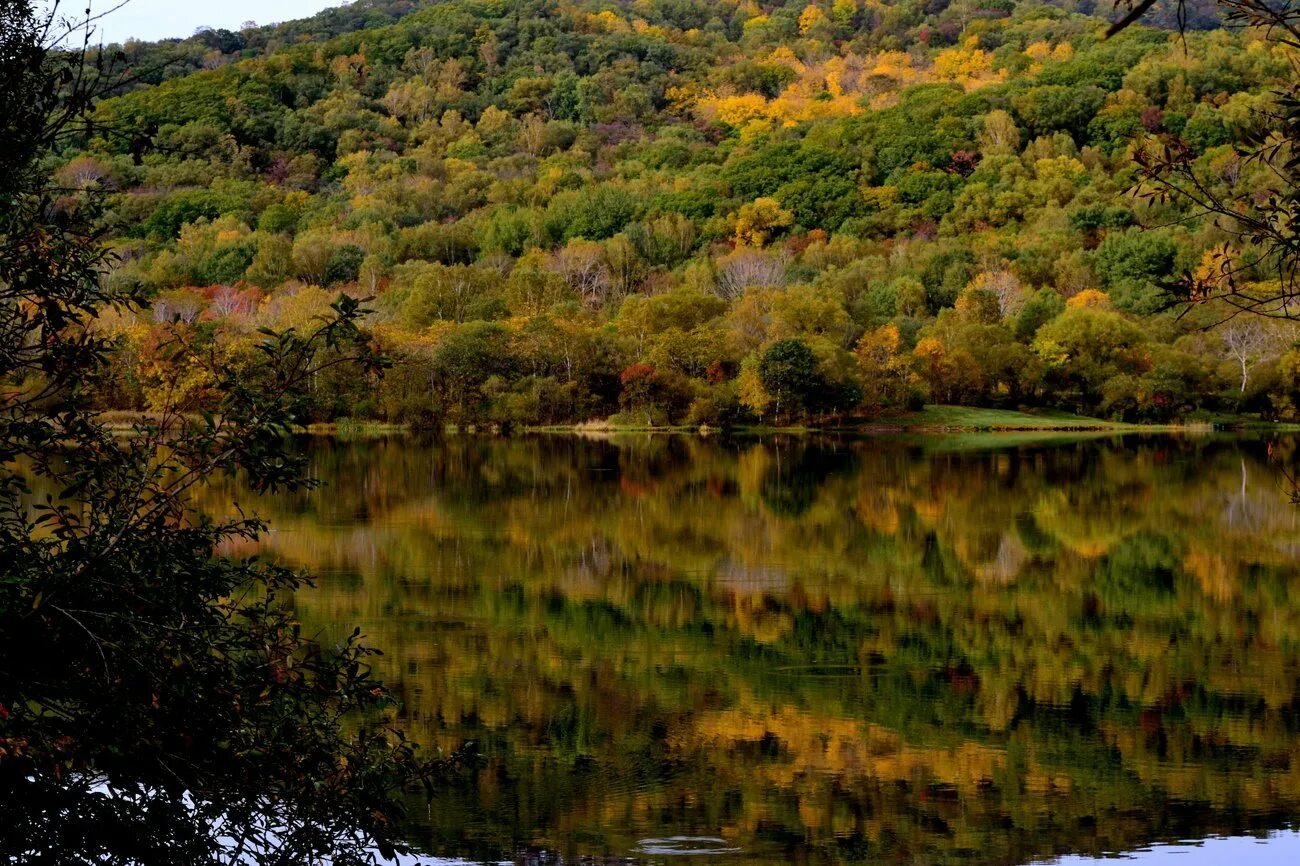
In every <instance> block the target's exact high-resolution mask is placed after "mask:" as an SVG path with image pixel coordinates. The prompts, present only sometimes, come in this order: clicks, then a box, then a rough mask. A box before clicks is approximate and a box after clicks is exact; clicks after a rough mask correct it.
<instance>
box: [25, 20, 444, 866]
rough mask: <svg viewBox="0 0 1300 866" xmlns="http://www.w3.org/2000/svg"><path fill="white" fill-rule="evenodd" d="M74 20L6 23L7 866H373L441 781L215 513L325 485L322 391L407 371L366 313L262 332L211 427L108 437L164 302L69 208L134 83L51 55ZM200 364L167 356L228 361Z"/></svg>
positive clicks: (216, 403)
mask: <svg viewBox="0 0 1300 866" xmlns="http://www.w3.org/2000/svg"><path fill="white" fill-rule="evenodd" d="M51 14H52V13H45V14H41V13H38V12H37V11H36V7H35V4H33V3H29V2H7V3H4V4H0V101H2V102H3V109H4V110H3V111H0V137H2V139H3V141H4V142H5V147H4V148H0V152H2V155H0V163H2V165H0V310H2V311H3V317H4V318H3V321H4V328H3V329H0V394H3V405H2V406H0V466H3V469H0V564H2V565H0V567H2V569H3V571H2V572H0V803H3V804H4V815H5V817H4V823H5V830H4V832H3V833H2V834H0V859H2V860H5V861H6V862H46V863H67V864H83V863H84V864H90V863H95V864H126V863H177V862H184V863H214V862H238V863H248V862H255V863H272V862H274V863H283V862H295V863H299V862H300V863H320V862H322V860H326V859H327V860H328V861H329V862H332V863H338V864H346V863H351V864H360V863H363V862H370V860H371V855H372V854H373V853H374V852H375V851H376V850H378V851H382V852H391V851H392V850H393V848H394V846H395V845H400V844H401V843H400V839H399V837H398V835H397V831H396V826H397V823H396V822H397V818H398V816H399V814H400V809H399V808H398V806H397V805H396V803H395V801H394V798H393V794H394V792H395V791H396V790H397V789H399V788H401V787H403V786H405V785H406V784H409V783H411V782H413V781H416V780H418V779H421V778H424V779H427V778H429V776H428V773H429V771H430V769H431V766H430V765H428V764H426V763H425V762H423V761H420V760H418V759H417V758H416V757H415V752H414V749H413V747H412V746H410V745H409V744H408V743H406V741H405V739H404V738H403V736H402V734H401V733H400V732H399V731H397V730H396V729H394V728H393V727H392V726H391V725H390V724H389V723H388V722H387V721H386V720H385V717H384V707H385V706H387V705H389V704H391V698H390V697H389V696H388V695H387V693H386V692H385V690H384V689H383V687H382V686H381V685H380V684H379V683H377V682H376V681H375V680H374V679H373V678H372V677H371V675H370V671H369V667H368V665H367V658H368V656H369V655H370V654H371V651H370V650H368V649H367V648H366V647H365V646H364V645H363V644H362V643H361V642H360V641H359V639H358V637H359V635H358V633H354V634H353V635H352V637H351V638H349V639H347V640H345V641H344V642H342V643H341V644H339V645H337V646H333V647H329V646H324V645H321V644H318V643H316V642H314V641H312V640H310V639H309V638H308V637H307V636H305V635H303V634H302V633H301V630H300V627H299V626H298V625H297V623H296V621H295V619H294V617H293V615H292V613H291V611H290V608H289V604H288V602H287V601H286V596H287V595H288V594H290V593H292V591H293V590H294V589H295V588H297V587H300V586H302V585H303V584H304V583H305V582H306V579H305V578H304V577H302V576H300V575H297V574H294V573H292V572H290V571H288V570H286V569H283V568H278V567H275V566H272V565H269V564H265V563H260V562H257V561H253V560H239V559H235V558H231V557H228V556H225V555H222V554H221V553H219V549H220V547H221V546H222V545H225V544H228V543H230V542H232V541H236V540H251V539H254V538H256V537H257V536H258V534H259V533H260V532H261V531H262V529H263V528H264V524H263V523H262V522H261V521H260V520H258V519H256V518H252V517H241V518H237V519H234V520H229V521H212V520H206V519H201V518H197V517H195V516H194V514H193V511H192V508H191V506H192V495H193V493H194V491H195V489H196V488H197V487H198V486H199V485H201V484H202V483H204V482H205V481H207V480H209V479H211V478H213V477H214V476H217V475H221V474H227V473H229V474H233V473H236V472H240V473H244V474H245V476H246V477H247V478H248V479H249V481H250V483H251V485H252V486H253V488H254V489H255V490H274V489H281V488H298V487H302V486H304V485H307V484H309V483H310V482H309V480H308V479H306V478H305V476H304V475H303V468H304V460H303V458H302V457H301V456H299V455H296V454H295V452H294V450H293V449H292V447H291V445H290V443H289V439H288V435H287V434H288V433H289V432H290V430H291V429H292V428H293V426H294V425H295V424H296V423H299V422H300V421H301V420H302V419H303V418H304V417H305V412H306V410H307V408H308V402H307V399H306V388H307V384H308V382H309V380H310V378H311V377H312V376H313V375H314V374H316V373H319V372H321V371H323V370H325V369H328V368H330V367H332V366H337V365H341V364H345V363H356V364H358V365H359V369H360V371H361V372H360V375H362V376H368V375H370V374H377V373H378V371H379V370H380V368H381V367H382V366H383V364H382V360H381V359H379V358H377V357H375V356H374V355H373V354H372V353H371V352H370V349H369V338H368V337H367V335H366V334H365V333H364V332H362V331H361V330H360V329H359V327H358V325H357V323H358V320H359V319H360V317H361V316H362V314H363V309H362V307H361V306H360V305H359V304H358V303H356V302H354V301H351V300H349V299H346V298H343V299H340V300H339V301H338V302H337V303H336V305H335V307H334V309H333V311H332V313H331V315H330V316H329V317H327V318H325V319H322V320H321V321H318V322H316V323H315V324H314V326H313V327H312V328H311V329H309V330H307V331H304V332H295V331H286V332H279V333H274V332H267V333H265V334H263V335H262V339H261V340H260V342H259V343H258V344H257V346H256V349H255V352H256V354H257V357H258V360H257V363H255V364H253V365H251V366H249V367H248V368H246V369H243V370H242V371H241V373H240V375H238V376H236V375H235V374H233V373H232V372H230V371H228V370H222V369H221V368H220V366H219V365H216V364H214V365H212V366H210V367H208V368H207V373H209V374H211V375H212V376H213V377H214V381H215V382H216V387H214V388H213V389H212V394H211V397H210V400H211V402H210V403H208V404H207V405H203V406H199V407H195V408H200V409H203V410H206V412H205V414H203V415H202V416H200V417H197V418H195V417H194V416H191V415H188V414H187V413H186V409H187V408H189V407H183V406H179V405H176V404H171V405H168V406H165V407H163V411H162V413H161V415H160V416H159V418H158V419H157V420H156V421H155V422H152V423H148V424H141V425H138V426H137V427H136V429H135V430H134V433H133V435H132V436H130V437H125V438H124V437H121V436H117V435H114V434H113V432H112V431H110V430H109V429H108V428H107V427H105V425H104V424H103V423H102V421H101V419H100V418H99V416H98V415H96V414H95V413H94V412H93V411H92V410H91V409H89V408H88V404H87V400H86V391H87V389H88V388H89V387H90V386H92V385H96V384H99V385H104V384H106V383H111V382H112V380H113V379H114V377H115V375H116V374H117V373H118V372H119V371H118V370H117V369H116V368H115V367H114V366H113V365H112V364H111V363H110V349H111V345H110V343H109V341H108V338H106V337H105V336H103V335H102V334H100V333H99V329H98V328H97V327H96V322H97V318H98V317H99V315H100V314H101V312H102V311H103V310H105V308H106V307H107V306H109V305H117V306H126V307H136V308H139V306H140V301H141V299H140V298H139V297H138V296H137V295H135V294H134V293H133V292H131V291H124V290H120V289H116V288H114V284H113V283H112V282H111V281H108V280H103V279H101V277H102V276H103V272H104V270H105V267H106V265H107V264H108V259H107V257H106V253H105V252H104V251H103V250H104V245H103V237H102V236H101V235H99V234H98V233H97V230H96V229H95V228H94V226H95V225H97V223H96V221H95V219H94V217H95V213H96V210H97V206H98V202H97V200H96V199H95V198H94V197H93V195H90V194H83V195H82V197H80V198H78V199H76V200H75V201H65V202H64V203H63V204H62V205H61V206H60V207H58V208H55V207H53V203H52V197H53V195H54V194H55V192H54V189H53V186H52V184H51V179H50V177H49V175H48V173H47V172H46V170H45V168H44V166H45V165H46V164H47V163H46V161H45V159H46V157H47V155H48V153H49V152H50V151H51V150H52V149H53V148H55V147H57V146H60V145H62V144H63V143H64V142H65V141H66V140H67V138H68V137H69V136H71V135H74V134H80V133H81V131H82V126H81V121H82V120H83V119H84V117H85V111H86V108H87V106H88V105H89V104H90V101H91V99H92V98H93V96H95V95H96V94H97V93H98V92H99V90H100V89H101V88H102V87H103V86H105V85H106V84H107V83H108V82H109V81H110V80H111V79H110V76H109V75H107V73H106V74H105V75H104V76H103V77H102V78H101V77H99V76H98V75H97V73H96V71H95V66H94V65H93V64H88V61H87V59H86V57H85V56H84V54H83V53H80V52H64V51H61V50H53V49H50V48H49V47H48V45H47V44H46V43H45V41H44V40H45V39H46V38H47V36H52V35H54V33H55V31H54V29H53V25H52V20H51V18H50V17H49V15H51ZM100 71H104V70H100ZM83 73H87V74H83ZM190 349H191V346H190V345H189V344H188V341H187V339H186V338H185V337H184V336H179V337H178V338H177V340H176V342H175V343H174V344H172V345H171V346H170V347H169V348H168V349H167V350H168V351H173V352H175V353H176V354H178V355H181V356H185V357H192V358H195V359H196V363H199V364H206V363H207V361H206V359H205V358H204V357H203V356H202V355H196V354H194V353H193V352H191V351H190ZM190 372H191V371H189V370H185V369H180V368H178V369H177V370H176V371H175V375H176V376H178V377H179V376H184V375H189V374H190Z"/></svg>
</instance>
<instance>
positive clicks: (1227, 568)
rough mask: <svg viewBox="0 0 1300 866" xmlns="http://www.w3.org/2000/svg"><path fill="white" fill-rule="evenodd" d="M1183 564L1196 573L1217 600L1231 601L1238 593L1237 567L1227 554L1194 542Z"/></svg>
mask: <svg viewBox="0 0 1300 866" xmlns="http://www.w3.org/2000/svg"><path fill="white" fill-rule="evenodd" d="M1183 566H1184V567H1185V568H1186V569H1187V570H1188V571H1189V572H1191V573H1192V574H1194V575H1196V579H1197V581H1199V582H1200V584H1201V589H1202V590H1203V591H1204V592H1205V594H1206V595H1207V596H1209V597H1210V598H1212V599H1214V600H1215V601H1230V600H1231V599H1233V598H1235V597H1236V595H1237V569H1236V566H1235V563H1234V562H1233V561H1232V560H1230V559H1229V558H1228V557H1227V555H1225V554H1224V553H1223V552H1221V551H1218V550H1213V549H1211V548H1208V547H1205V546H1202V545H1200V544H1193V545H1192V546H1191V548H1190V549H1189V550H1188V551H1187V555H1186V556H1184V557H1183Z"/></svg>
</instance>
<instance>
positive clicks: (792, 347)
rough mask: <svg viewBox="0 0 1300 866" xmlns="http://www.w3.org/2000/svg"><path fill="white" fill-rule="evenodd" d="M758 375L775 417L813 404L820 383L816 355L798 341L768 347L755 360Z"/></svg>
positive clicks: (815, 403)
mask: <svg viewBox="0 0 1300 866" xmlns="http://www.w3.org/2000/svg"><path fill="white" fill-rule="evenodd" d="M758 376H759V379H760V381H761V382H762V384H763V389H764V390H765V391H766V392H767V393H768V394H769V395H771V399H772V404H773V405H772V408H773V411H774V412H775V413H776V416H777V417H778V418H780V417H785V416H794V415H796V414H797V413H799V412H801V411H802V410H803V409H805V408H814V407H816V406H817V404H818V401H819V392H820V391H821V390H822V388H823V385H824V382H823V381H822V377H821V373H820V372H819V371H818V369H817V356H816V355H814V354H813V352H812V349H810V348H808V344H807V343H805V342H803V341H802V340H778V341H777V342H775V343H773V344H772V345H771V346H769V347H768V349H767V351H765V352H764V353H763V354H762V356H761V358H760V359H759V362H758Z"/></svg>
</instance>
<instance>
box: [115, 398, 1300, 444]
mask: <svg viewBox="0 0 1300 866" xmlns="http://www.w3.org/2000/svg"><path fill="white" fill-rule="evenodd" d="M102 419H103V420H104V423H105V425H106V426H107V427H109V429H112V430H120V431H129V430H131V429H133V428H134V427H135V426H136V425H138V424H141V423H148V422H149V421H150V420H156V419H151V416H149V415H148V414H147V413H142V412H120V411H113V412H105V413H104V415H103V416H102ZM195 420H198V419H197V416H196V418H195ZM421 429H425V430H428V429H432V428H419V427H415V426H414V425H411V424H394V423H388V422H382V421H366V420H357V419H350V418H344V419H340V420H338V421H334V422H328V423H314V424H309V425H306V426H304V427H300V428H298V432H301V433H306V434H309V435H313V436H341V437H348V436H389V435H399V434H404V433H411V432H413V431H416V430H421ZM514 429H515V430H516V431H518V432H522V433H552V434H554V433H565V434H575V433H576V434H586V435H596V436H608V435H615V434H622V433H677V434H684V435H704V436H709V435H718V434H723V433H725V434H739V435H748V436H755V435H774V434H787V435H800V434H810V433H848V434H891V433H921V434H925V433H1012V432H1015V433H1027V432H1039V433H1053V432H1059V433H1064V432H1073V433H1186V432H1211V431H1215V430H1249V431H1264V430H1267V431H1271V432H1288V433H1290V432H1300V424H1295V423H1290V422H1287V423H1281V422H1270V421H1263V420H1260V419H1259V418H1252V417H1243V416H1218V417H1213V418H1206V419H1198V420H1194V421H1182V422H1175V423H1168V424H1134V423H1128V422H1124V421H1110V420H1107V419H1104V418H1090V417H1087V416H1084V415H1075V414H1072V413H1070V412H1061V411H1058V410H1053V409H1043V410H1027V411H1022V410H1015V409H984V408H979V407H973V406H926V407H925V408H923V409H919V410H917V411H915V412H908V413H903V414H898V415H887V416H882V417H879V418H871V419H855V420H851V421H848V422H846V423H841V424H834V425H816V424H808V425H787V426H778V425H742V426H737V427H731V428H728V429H725V430H723V429H720V428H714V427H707V426H706V427H699V426H685V425H663V426H647V425H637V424H622V423H612V422H609V421H603V420H602V421H584V422H580V423H577V424H542V425H532V426H520V427H516V428H514ZM440 431H441V432H444V433H490V434H493V435H496V434H499V433H500V432H501V431H502V428H501V427H500V426H499V425H495V424H482V425H472V424H471V425H463V424H446V425H443V426H442V427H441V428H440Z"/></svg>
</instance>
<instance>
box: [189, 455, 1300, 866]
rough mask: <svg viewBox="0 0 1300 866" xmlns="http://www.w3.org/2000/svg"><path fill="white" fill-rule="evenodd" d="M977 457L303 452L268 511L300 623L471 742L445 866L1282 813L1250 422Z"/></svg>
mask: <svg viewBox="0 0 1300 866" xmlns="http://www.w3.org/2000/svg"><path fill="white" fill-rule="evenodd" d="M987 445H988V443H987V441H986V440H975V441H971V440H943V441H937V440H936V441H929V442H924V441H923V442H909V441H881V440H873V441H863V442H846V441H807V440H795V441H787V442H754V441H721V442H705V441H701V440H698V439H684V438H683V439H676V438H653V439H651V438H636V439H629V440H626V441H616V442H608V441H584V440H579V439H576V438H567V437H565V438H560V437H556V438H530V439H520V440H490V439H453V440H449V441H446V442H443V443H440V444H416V443H413V442H410V441H406V440H387V441H378V442H366V443H360V444H346V445H345V444H338V443H329V442H316V443H314V444H313V446H312V447H313V457H314V463H315V470H316V472H317V473H318V474H319V475H320V476H321V477H323V478H325V479H326V480H327V481H328V482H329V485H328V487H326V488H325V489H324V490H322V491H317V492H315V493H313V494H310V495H304V496H299V497H292V498H284V499H280V500H275V501H271V502H259V503H256V506H257V507H258V509H259V510H260V511H261V512H262V513H264V514H266V515H267V516H269V517H270V518H271V519H272V521H273V524H274V525H275V527H276V529H277V531H276V532H275V533H274V534H273V535H272V536H271V537H270V538H269V540H268V542H267V547H268V549H269V552H270V553H271V554H273V555H275V556H277V557H279V558H282V559H284V560H287V561H289V562H292V563H296V564H299V565H303V566H307V567H310V568H311V569H313V570H315V571H317V572H319V573H322V574H324V575H325V579H324V580H323V581H322V583H321V586H320V588H319V589H318V590H317V591H315V592H312V593H310V594H306V595H304V596H303V597H302V598H300V600H299V603H300V607H301V612H302V616H303V618H304V621H305V622H307V623H308V624H310V625H312V626H314V627H320V628H324V629H330V628H332V627H336V626H337V627H345V626H350V625H351V624H354V623H361V624H363V625H364V627H365V628H366V630H367V632H368V633H369V634H370V635H371V637H372V640H373V641H374V642H375V643H376V644H378V645H379V646H382V647H384V648H385V650H386V651H387V655H386V656H385V657H384V659H383V661H382V665H383V667H384V671H383V673H384V675H385V678H386V679H387V680H389V681H390V682H392V683H393V684H394V685H396V686H397V687H398V688H399V689H400V691H401V693H402V694H403V696H404V698H405V701H406V710H405V714H404V718H405V723H406V724H407V725H408V726H409V727H410V729H411V730H412V732H413V733H414V734H415V735H416V736H417V737H418V738H419V739H420V740H422V741H423V742H424V743H426V744H428V745H429V746H430V747H432V748H446V749H451V748H454V747H456V746H459V745H460V744H461V743H463V742H465V741H467V740H468V741H473V742H475V743H476V744H477V750H478V752H479V754H480V755H481V758H480V760H479V762H478V763H477V765H475V766H472V767H468V768H466V770H465V771H464V773H463V776H462V777H461V778H460V779H458V780H457V781H456V783H455V784H454V785H450V786H448V787H447V788H446V789H445V790H443V791H440V792H439V794H438V796H437V797H436V799H435V801H434V803H433V804H432V808H431V809H430V810H429V812H428V815H427V821H425V822H422V826H420V827H419V828H418V830H417V831H416V832H418V834H419V837H420V840H421V841H422V842H424V843H425V844H427V845H428V847H429V848H430V850H432V851H433V852H435V853H437V854H441V855H446V856H460V857H467V858H472V859H484V860H487V859H490V860H498V859H500V858H501V857H502V856H506V857H516V856H517V857H520V858H528V857H538V858H539V859H538V862H543V861H542V860H541V859H540V854H538V853H537V852H548V853H555V854H559V855H563V856H564V857H566V858H573V857H577V856H580V855H585V856H590V857H597V858H623V857H629V856H631V857H636V856H638V854H641V855H646V854H654V855H655V856H654V857H652V858H651V860H653V861H654V862H659V861H660V860H661V859H662V857H661V856H660V855H667V854H671V853H673V852H672V851H664V850H661V847H662V846H660V843H663V845H665V846H667V845H671V846H681V847H689V846H690V845H694V842H691V841H690V840H688V839H686V837H691V839H695V840H699V839H708V840H712V841H709V842H708V845H717V846H722V847H725V848H737V849H740V851H741V852H743V854H741V855H737V856H740V858H741V859H743V860H744V861H745V862H773V863H777V862H780V863H786V862H793V863H830V862H873V863H900V864H901V863H959V862H960V863H1006V864H1019V863H1027V862H1032V861H1039V862H1041V861H1045V860H1050V859H1052V858H1054V857H1059V856H1062V855H1067V854H1085V855H1088V854H1091V855H1096V854H1103V853H1107V852H1116V851H1126V850H1132V849H1135V848H1139V847H1141V846H1144V845H1148V844H1150V843H1153V842H1159V841H1174V840H1180V839H1187V838H1200V837H1204V836H1208V835H1239V834H1244V833H1250V832H1256V831H1261V830H1270V829H1278V828H1282V827H1284V826H1287V825H1288V823H1289V822H1290V821H1292V820H1293V819H1295V818H1296V817H1298V816H1300V697H1298V696H1300V687H1298V677H1300V593H1297V591H1296V590H1298V589H1300V580H1298V573H1297V568H1296V565H1297V562H1298V561H1300V515H1297V511H1296V509H1295V508H1294V507H1293V506H1291V505H1289V504H1288V502H1287V497H1286V491H1284V490H1283V488H1282V484H1281V482H1280V477H1279V475H1278V474H1277V472H1276V469H1275V468H1274V467H1271V466H1270V465H1269V464H1268V462H1267V459H1266V448H1267V447H1268V446H1267V445H1266V443H1264V442H1253V441H1230V440H1224V439H1195V440H1187V439H1175V438H1149V439H1133V438H1129V439H1126V440H1124V441H1123V442H1119V441H1116V440H1113V439H1093V440H1085V441H1072V440H1064V441H1060V442H1049V443H1034V442H1028V441H1026V442H1019V443H1016V444H1014V445H1013V446H1012V447H1006V448H988V447H987ZM1293 445H1294V443H1290V442H1274V443H1273V444H1272V448H1273V452H1274V455H1275V456H1276V455H1285V454H1286V453H1288V452H1289V450H1290V449H1292V448H1293ZM236 494H237V491H234V490H231V489H224V490H223V489H213V490H212V491H210V492H209V494H208V495H209V496H210V497H211V498H210V505H211V507H218V505H219V504H222V505H224V504H225V503H228V502H229V501H230V498H231V497H232V496H236ZM248 504H252V503H248ZM655 840H658V841H655ZM665 840H667V841H665ZM674 840H676V841H674ZM716 840H721V841H716ZM648 844H653V845H654V846H660V847H655V848H654V850H653V851H650V850H649V849H647V847H646V846H647V845H648ZM677 853H680V851H679V852H677ZM598 862H599V861H598Z"/></svg>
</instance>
